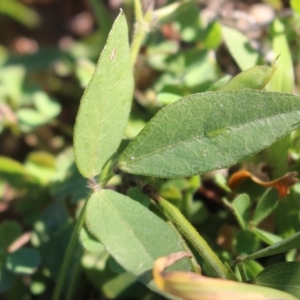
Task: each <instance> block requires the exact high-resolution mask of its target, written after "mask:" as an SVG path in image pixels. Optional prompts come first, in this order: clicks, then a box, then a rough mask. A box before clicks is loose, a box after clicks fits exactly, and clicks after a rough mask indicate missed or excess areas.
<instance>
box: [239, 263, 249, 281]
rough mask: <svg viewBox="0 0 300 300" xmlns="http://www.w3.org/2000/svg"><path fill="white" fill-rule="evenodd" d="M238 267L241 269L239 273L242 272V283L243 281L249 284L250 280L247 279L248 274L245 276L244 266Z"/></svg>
mask: <svg viewBox="0 0 300 300" xmlns="http://www.w3.org/2000/svg"><path fill="white" fill-rule="evenodd" d="M237 266H238V269H239V272H240V275H241V278H242V281H243V282H247V281H248V279H247V277H246V274H245V271H244V267H243V264H238V265H237Z"/></svg>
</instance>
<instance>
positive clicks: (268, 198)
mask: <svg viewBox="0 0 300 300" xmlns="http://www.w3.org/2000/svg"><path fill="white" fill-rule="evenodd" d="M278 201H279V197H278V192H277V190H275V189H268V190H267V191H266V192H265V193H264V195H263V196H262V197H261V199H260V200H259V202H258V205H257V207H256V209H255V212H254V215H253V218H252V223H253V224H254V225H258V224H259V223H260V222H261V221H262V220H264V219H265V218H266V217H267V216H268V215H269V214H270V213H271V212H272V211H273V210H274V209H275V208H276V206H277V205H278Z"/></svg>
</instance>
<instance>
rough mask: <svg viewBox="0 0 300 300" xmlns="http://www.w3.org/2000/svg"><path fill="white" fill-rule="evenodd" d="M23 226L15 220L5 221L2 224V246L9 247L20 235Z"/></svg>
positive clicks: (0, 237) (0, 240) (0, 232)
mask: <svg viewBox="0 0 300 300" xmlns="http://www.w3.org/2000/svg"><path fill="white" fill-rule="evenodd" d="M21 234H22V228H21V226H20V225H19V223H17V222H15V221H4V222H2V223H1V224H0V246H1V247H3V248H7V247H9V246H10V245H11V244H12V243H13V242H14V241H15V240H16V239H17V238H18V237H19V236H20V235H21Z"/></svg>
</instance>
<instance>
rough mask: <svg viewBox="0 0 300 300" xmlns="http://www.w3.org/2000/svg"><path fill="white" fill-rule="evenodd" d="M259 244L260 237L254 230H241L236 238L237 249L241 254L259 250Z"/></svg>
mask: <svg viewBox="0 0 300 300" xmlns="http://www.w3.org/2000/svg"><path fill="white" fill-rule="evenodd" d="M259 244H260V243H259V239H258V237H257V236H256V235H255V234H254V233H253V232H251V231H248V230H241V231H240V232H239V233H238V235H237V238H236V245H235V249H236V251H237V252H238V253H239V254H247V253H251V252H253V251H255V250H257V249H258V247H259Z"/></svg>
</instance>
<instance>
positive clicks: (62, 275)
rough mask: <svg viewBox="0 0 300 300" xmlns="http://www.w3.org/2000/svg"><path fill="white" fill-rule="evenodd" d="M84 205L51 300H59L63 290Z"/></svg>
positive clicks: (83, 212) (83, 217)
mask: <svg viewBox="0 0 300 300" xmlns="http://www.w3.org/2000/svg"><path fill="white" fill-rule="evenodd" d="M86 203H87V201H85V203H84V206H83V207H82V209H81V212H80V214H79V217H78V219H77V221H76V225H75V228H74V230H73V233H72V236H71V239H70V242H69V245H68V248H67V251H66V254H65V258H64V261H63V264H62V266H61V269H60V271H59V275H58V280H57V285H56V287H55V290H54V294H53V297H52V300H59V299H60V295H61V293H62V289H63V285H64V282H65V279H66V275H67V271H68V268H69V265H70V262H71V259H72V257H73V254H74V250H75V247H76V244H77V242H78V236H79V232H80V230H81V228H82V226H83V223H84V221H85V208H86Z"/></svg>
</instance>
